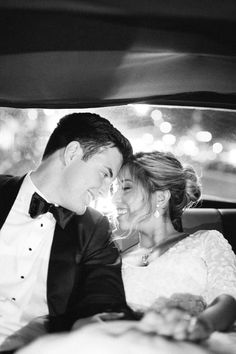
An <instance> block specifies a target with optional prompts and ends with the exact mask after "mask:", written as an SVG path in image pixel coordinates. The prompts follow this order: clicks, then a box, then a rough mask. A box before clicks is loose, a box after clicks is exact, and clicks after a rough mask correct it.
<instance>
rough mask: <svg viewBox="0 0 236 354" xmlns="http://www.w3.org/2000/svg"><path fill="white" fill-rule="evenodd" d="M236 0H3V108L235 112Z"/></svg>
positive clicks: (0, 8)
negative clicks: (158, 107) (139, 105)
mask: <svg viewBox="0 0 236 354" xmlns="http://www.w3.org/2000/svg"><path fill="white" fill-rule="evenodd" d="M235 33H236V1H235V0H224V1H222V0H178V1H176V0H158V1H157V0H145V1H144V0H143V1H140V0H139V1H137V0H119V1H111V0H103V1H102V0H101V1H95V0H93V1H92V0H91V1H89V0H84V1H79V0H73V1H72V0H47V1H40V0H33V1H26V0H21V1H17V0H15V1H11V0H8V1H5V0H0V43H1V45H0V105H1V106H10V107H47V108H55V107H57V108H70V107H71V108H72V107H78V108H83V107H96V106H107V105H119V104H125V103H135V102H144V103H152V104H168V105H186V106H195V105H197V106H203V107H219V108H229V109H236V35H235Z"/></svg>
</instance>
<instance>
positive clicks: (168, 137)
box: [162, 134, 176, 145]
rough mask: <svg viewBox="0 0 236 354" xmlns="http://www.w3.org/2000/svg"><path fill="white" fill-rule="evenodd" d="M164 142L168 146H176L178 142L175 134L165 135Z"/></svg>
mask: <svg viewBox="0 0 236 354" xmlns="http://www.w3.org/2000/svg"><path fill="white" fill-rule="evenodd" d="M162 141H163V143H164V144H166V145H174V144H175V142H176V137H175V136H174V135H173V134H165V135H163V137H162Z"/></svg>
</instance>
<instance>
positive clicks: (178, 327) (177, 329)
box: [140, 308, 212, 341]
mask: <svg viewBox="0 0 236 354" xmlns="http://www.w3.org/2000/svg"><path fill="white" fill-rule="evenodd" d="M140 329H141V330H142V331H145V332H153V333H157V334H159V335H162V336H167V337H171V338H173V339H176V340H190V341H201V340H204V339H206V338H208V337H209V335H210V334H211V333H212V329H211V327H210V325H209V324H208V323H207V322H206V321H205V320H203V319H199V318H197V317H193V316H191V315H189V314H188V312H186V311H184V310H182V309H178V308H164V309H163V310H162V311H160V312H155V311H153V310H150V311H148V312H147V313H146V314H145V315H144V316H143V318H142V320H141V321H140Z"/></svg>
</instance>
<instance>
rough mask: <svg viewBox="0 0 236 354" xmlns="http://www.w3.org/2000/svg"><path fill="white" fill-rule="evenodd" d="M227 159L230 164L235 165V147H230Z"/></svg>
mask: <svg viewBox="0 0 236 354" xmlns="http://www.w3.org/2000/svg"><path fill="white" fill-rule="evenodd" d="M228 161H229V163H231V164H232V165H234V166H236V149H232V150H230V151H229V153H228Z"/></svg>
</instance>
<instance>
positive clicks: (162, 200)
mask: <svg viewBox="0 0 236 354" xmlns="http://www.w3.org/2000/svg"><path fill="white" fill-rule="evenodd" d="M155 196H156V205H157V206H158V207H160V208H162V209H165V208H166V207H167V205H168V203H169V200H170V197H171V194H170V191H169V189H166V190H164V191H156V192H155Z"/></svg>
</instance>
